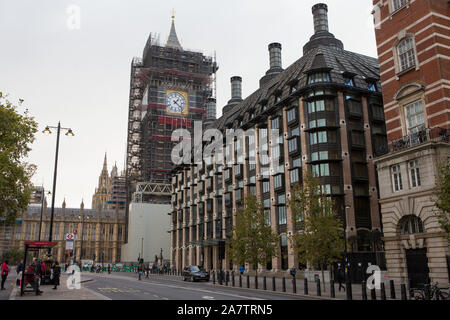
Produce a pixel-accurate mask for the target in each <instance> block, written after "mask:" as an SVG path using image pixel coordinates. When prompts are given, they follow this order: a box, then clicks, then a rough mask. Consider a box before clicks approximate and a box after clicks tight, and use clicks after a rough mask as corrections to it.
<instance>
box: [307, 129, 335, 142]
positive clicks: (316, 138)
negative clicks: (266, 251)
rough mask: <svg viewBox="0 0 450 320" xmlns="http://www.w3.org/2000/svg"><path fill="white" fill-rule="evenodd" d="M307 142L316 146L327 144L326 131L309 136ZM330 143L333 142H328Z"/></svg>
mask: <svg viewBox="0 0 450 320" xmlns="http://www.w3.org/2000/svg"><path fill="white" fill-rule="evenodd" d="M309 140H310V144H311V145H313V144H317V143H326V142H328V139H327V132H326V131H319V132H313V133H310V134H309ZM330 142H333V141H332V140H330Z"/></svg>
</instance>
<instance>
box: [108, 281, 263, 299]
mask: <svg viewBox="0 0 450 320" xmlns="http://www.w3.org/2000/svg"><path fill="white" fill-rule="evenodd" d="M102 277H104V278H107V277H105V276H102ZM114 278H116V279H121V280H128V281H134V282H139V283H146V284H153V285H157V286H158V285H159V286H162V287H168V288H176V289H184V290H189V291H197V292H205V293H211V294H215V295H218V294H219V295H223V296H230V297H237V298H242V299H249V300H265V299H262V298H256V297H248V296H243V295H239V294H232V293H227V292H223V291H211V290H206V289H197V288H187V287H181V286H175V285H168V284H164V283H160V282H142V281H139V280H136V279H132V278H129V277H123V276H115V277H114ZM109 279H111V277H110V278H109Z"/></svg>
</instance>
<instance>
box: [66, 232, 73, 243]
mask: <svg viewBox="0 0 450 320" xmlns="http://www.w3.org/2000/svg"><path fill="white" fill-rule="evenodd" d="M74 238H75V235H74V234H73V233H67V234H66V241H73V239H74Z"/></svg>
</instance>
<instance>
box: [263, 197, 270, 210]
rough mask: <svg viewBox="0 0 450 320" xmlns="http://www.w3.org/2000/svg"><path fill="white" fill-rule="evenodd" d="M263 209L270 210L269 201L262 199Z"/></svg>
mask: <svg viewBox="0 0 450 320" xmlns="http://www.w3.org/2000/svg"><path fill="white" fill-rule="evenodd" d="M264 208H270V199H264Z"/></svg>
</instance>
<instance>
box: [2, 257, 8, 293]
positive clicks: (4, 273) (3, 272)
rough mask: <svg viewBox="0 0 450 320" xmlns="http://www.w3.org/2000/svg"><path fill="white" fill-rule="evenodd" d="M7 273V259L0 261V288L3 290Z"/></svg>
mask: <svg viewBox="0 0 450 320" xmlns="http://www.w3.org/2000/svg"><path fill="white" fill-rule="evenodd" d="M8 273H9V266H8V260H5V262H3V263H2V271H1V274H2V288H1V290H5V281H6V278H7V277H8Z"/></svg>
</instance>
